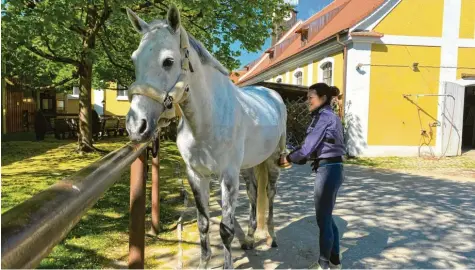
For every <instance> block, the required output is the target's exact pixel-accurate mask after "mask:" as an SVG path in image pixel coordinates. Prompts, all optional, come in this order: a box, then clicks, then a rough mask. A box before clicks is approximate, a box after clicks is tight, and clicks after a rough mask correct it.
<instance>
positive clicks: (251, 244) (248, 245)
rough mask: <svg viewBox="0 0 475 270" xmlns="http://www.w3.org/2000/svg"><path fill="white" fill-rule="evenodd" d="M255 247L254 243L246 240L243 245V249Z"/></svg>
mask: <svg viewBox="0 0 475 270" xmlns="http://www.w3.org/2000/svg"><path fill="white" fill-rule="evenodd" d="M253 248H254V243H249V242H246V243H244V244H242V245H241V249H242V250H251V249H253Z"/></svg>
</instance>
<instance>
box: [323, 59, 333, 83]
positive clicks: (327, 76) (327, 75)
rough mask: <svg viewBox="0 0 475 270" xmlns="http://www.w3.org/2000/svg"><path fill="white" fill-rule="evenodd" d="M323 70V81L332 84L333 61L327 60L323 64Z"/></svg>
mask: <svg viewBox="0 0 475 270" xmlns="http://www.w3.org/2000/svg"><path fill="white" fill-rule="evenodd" d="M321 69H322V70H323V77H322V78H323V82H324V83H326V84H328V85H332V63H331V62H327V63H325V64H323V65H322V66H321Z"/></svg>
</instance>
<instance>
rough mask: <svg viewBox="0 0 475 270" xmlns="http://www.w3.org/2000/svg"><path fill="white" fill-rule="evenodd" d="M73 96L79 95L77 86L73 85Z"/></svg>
mask: <svg viewBox="0 0 475 270" xmlns="http://www.w3.org/2000/svg"><path fill="white" fill-rule="evenodd" d="M73 96H79V86H74V87H73Z"/></svg>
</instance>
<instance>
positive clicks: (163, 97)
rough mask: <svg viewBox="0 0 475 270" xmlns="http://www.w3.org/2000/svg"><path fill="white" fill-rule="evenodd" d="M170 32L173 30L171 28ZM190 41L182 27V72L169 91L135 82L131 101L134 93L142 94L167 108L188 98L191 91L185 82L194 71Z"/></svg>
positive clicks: (130, 91) (131, 89) (130, 97)
mask: <svg viewBox="0 0 475 270" xmlns="http://www.w3.org/2000/svg"><path fill="white" fill-rule="evenodd" d="M169 30H170V32H171V33H173V30H172V29H171V28H169ZM189 47H190V42H189V40H188V34H187V33H186V31H185V29H184V28H183V27H180V50H181V55H183V56H184V57H183V59H182V60H181V73H180V76H179V77H178V80H177V82H176V83H175V85H174V86H173V87H172V88H171V89H170V90H168V91H164V90H161V89H157V88H155V87H153V86H151V85H150V84H147V83H139V82H134V83H133V84H132V85H131V86H130V89H129V101H132V97H133V95H142V96H146V97H148V98H151V99H153V100H155V101H157V102H159V103H162V104H163V106H165V108H166V109H168V110H170V109H172V108H173V104H176V103H180V102H182V101H183V100H185V98H186V94H187V93H188V91H189V86H188V83H186V82H185V79H186V74H187V73H188V71H190V72H193V67H192V66H191V63H190V51H189V50H188V48H189Z"/></svg>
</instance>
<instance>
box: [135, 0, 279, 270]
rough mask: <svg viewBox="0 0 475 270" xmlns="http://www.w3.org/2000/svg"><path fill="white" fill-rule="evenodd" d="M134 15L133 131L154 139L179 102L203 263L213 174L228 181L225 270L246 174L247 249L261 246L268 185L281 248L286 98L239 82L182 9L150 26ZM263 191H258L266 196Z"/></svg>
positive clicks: (271, 235)
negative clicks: (278, 214) (191, 29)
mask: <svg viewBox="0 0 475 270" xmlns="http://www.w3.org/2000/svg"><path fill="white" fill-rule="evenodd" d="M127 14H128V16H129V19H130V21H131V22H132V25H133V26H134V28H135V29H136V30H137V31H138V32H140V33H141V34H142V40H141V42H140V45H139V47H138V49H137V50H136V51H135V52H134V53H133V55H132V60H133V62H134V64H135V72H136V81H135V82H134V83H133V84H132V85H131V86H130V88H129V100H130V102H131V107H130V111H129V112H128V114H127V130H128V132H129V136H130V139H131V140H133V141H145V140H149V139H150V138H151V137H153V136H157V129H158V128H159V127H163V126H165V125H167V123H168V120H167V119H169V118H171V117H174V115H175V114H174V112H175V109H174V105H178V106H179V108H180V110H181V112H182V117H181V120H180V123H179V126H178V135H177V145H178V149H179V151H180V153H181V155H182V157H183V159H184V161H185V163H186V167H187V168H186V169H187V174H188V181H189V183H190V186H191V188H192V190H193V195H194V198H195V201H196V207H197V212H198V227H199V232H200V239H201V261H200V268H203V267H207V265H208V262H209V260H210V258H211V249H210V242H209V236H208V229H209V221H210V220H209V218H210V216H209V211H208V201H209V197H210V181H211V179H212V176H213V175H216V176H218V177H219V180H220V183H221V192H222V193H221V194H222V221H221V224H220V235H221V239H222V241H223V246H224V268H226V269H227V268H232V267H233V263H232V256H231V242H232V240H233V238H234V212H235V208H236V201H237V197H238V192H239V174H240V173H241V175H242V176H243V178H244V180H245V182H246V187H247V193H248V196H249V199H250V220H249V228H248V232H247V236H246V239H245V241H244V244H243V245H242V248H244V249H250V248H253V245H254V232H255V231H256V226H257V220H256V218H257V217H256V201H257V197H258V196H257V190H258V185H267V186H266V188H267V189H266V190H267V198H268V206H269V208H268V210H269V214H268V219H267V227H268V244H269V245H272V246H273V247H276V246H277V242H276V235H275V232H274V224H273V201H274V196H275V193H276V183H277V180H278V178H279V173H280V172H279V171H280V170H279V167H278V166H277V164H276V162H275V161H276V160H277V159H278V157H279V155H280V154H284V153H286V151H287V149H286V144H285V142H286V121H287V110H286V106H285V104H284V102H283V101H282V98H281V97H280V96H279V94H278V93H276V92H275V91H273V90H270V89H266V88H264V87H246V88H243V89H239V88H238V87H236V86H235V85H234V84H233V83H232V82H231V81H230V79H229V78H228V74H229V72H228V71H227V70H226V69H225V68H224V67H223V66H222V65H221V64H220V63H219V62H218V61H217V60H216V59H215V58H214V57H213V56H212V55H211V54H210V53H209V52H208V51H207V50H206V49H205V48H204V47H203V45H202V44H201V43H200V42H199V41H197V40H195V39H194V38H193V37H192V36H191V35H189V34H187V33H186V31H185V29H184V28H183V27H182V26H181V24H180V14H179V11H178V9H177V8H176V7H175V6H172V7H171V8H170V9H169V11H168V15H167V19H166V20H157V21H154V22H152V23H150V24H147V23H146V22H144V21H143V20H142V19H140V18H139V17H138V16H137V15H136V14H135V13H133V12H132V11H131V10H129V9H128V10H127ZM190 45H191V46H190ZM262 190H264V192H263V194H259V196H264V197H265V195H266V194H265V189H262ZM264 215H265V212H264ZM262 218H263V217H262Z"/></svg>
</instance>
